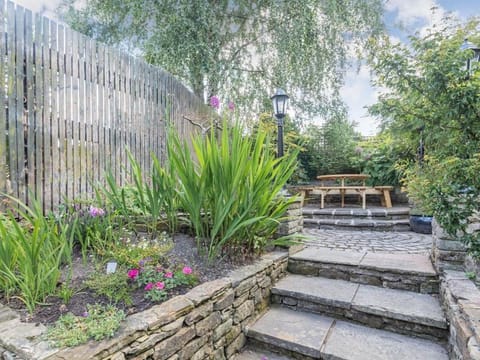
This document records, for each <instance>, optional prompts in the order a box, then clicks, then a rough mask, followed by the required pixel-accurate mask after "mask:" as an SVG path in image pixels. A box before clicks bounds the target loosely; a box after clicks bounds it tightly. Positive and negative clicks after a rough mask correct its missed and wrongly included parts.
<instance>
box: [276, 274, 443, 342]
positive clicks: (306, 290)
mask: <svg viewBox="0 0 480 360" xmlns="http://www.w3.org/2000/svg"><path fill="white" fill-rule="evenodd" d="M272 301H273V303H276V304H281V305H284V306H288V307H290V308H292V309H295V310H300V311H309V312H313V313H318V314H325V315H329V316H333V317H338V318H344V319H347V320H350V321H355V322H358V323H362V324H365V325H368V326H370V327H374V328H377V329H385V330H389V331H394V332H397V333H400V334H406V335H409V334H412V335H416V336H419V337H423V338H427V339H434V340H437V339H439V340H446V339H447V337H448V330H447V322H446V320H445V316H444V314H443V311H442V309H441V306H440V302H439V301H438V299H437V298H436V297H434V296H431V295H425V294H419V293H415V292H411V291H405V290H395V289H386V288H381V287H377V286H371V285H361V284H356V283H352V282H348V281H344V280H334V279H327V278H320V277H308V276H304V275H292V274H290V275H288V276H287V277H285V278H283V279H282V280H280V281H279V282H278V283H277V284H276V285H275V286H274V287H273V288H272Z"/></svg>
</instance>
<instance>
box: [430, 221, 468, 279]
mask: <svg viewBox="0 0 480 360" xmlns="http://www.w3.org/2000/svg"><path fill="white" fill-rule="evenodd" d="M432 239H433V246H432V260H433V265H434V266H435V269H436V270H437V271H438V272H442V271H444V270H463V268H464V262H465V257H466V255H467V252H466V249H465V245H464V244H463V243H462V242H461V241H460V240H458V239H455V238H453V237H451V236H450V235H448V234H447V233H446V232H445V231H444V230H443V229H442V228H441V226H440V225H439V224H438V223H437V221H436V220H435V218H433V220H432Z"/></svg>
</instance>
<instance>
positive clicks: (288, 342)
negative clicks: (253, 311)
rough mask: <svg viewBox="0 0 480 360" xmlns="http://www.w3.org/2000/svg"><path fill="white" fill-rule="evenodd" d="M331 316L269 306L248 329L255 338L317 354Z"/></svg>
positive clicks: (292, 350) (329, 325)
mask: <svg viewBox="0 0 480 360" xmlns="http://www.w3.org/2000/svg"><path fill="white" fill-rule="evenodd" d="M332 324H333V319H331V318H328V317H326V316H321V315H316V314H309V313H304V312H300V311H293V310H289V309H286V308H279V307H272V308H271V309H270V310H269V311H268V312H267V313H266V314H265V315H264V316H263V317H261V318H260V319H259V320H258V321H257V322H256V323H255V324H254V325H253V326H251V327H250V328H249V329H248V331H247V336H248V337H250V338H253V339H255V340H257V341H260V342H264V343H267V344H269V345H272V346H276V347H278V348H281V349H285V350H288V351H291V352H295V353H298V354H302V355H306V356H310V357H313V358H317V359H318V358H320V348H321V347H322V344H323V342H324V340H325V337H326V335H327V333H328V330H329V329H330V327H331V326H332Z"/></svg>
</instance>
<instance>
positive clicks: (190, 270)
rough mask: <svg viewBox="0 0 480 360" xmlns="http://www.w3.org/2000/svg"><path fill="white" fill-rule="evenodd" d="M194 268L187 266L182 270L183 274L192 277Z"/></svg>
mask: <svg viewBox="0 0 480 360" xmlns="http://www.w3.org/2000/svg"><path fill="white" fill-rule="evenodd" d="M192 271H193V270H192V268H191V267H188V266H185V267H184V268H183V270H182V272H183V273H184V274H185V275H190V274H191V273H192Z"/></svg>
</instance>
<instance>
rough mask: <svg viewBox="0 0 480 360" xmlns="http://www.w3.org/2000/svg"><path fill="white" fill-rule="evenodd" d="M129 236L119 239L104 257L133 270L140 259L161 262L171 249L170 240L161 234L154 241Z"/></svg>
mask: <svg viewBox="0 0 480 360" xmlns="http://www.w3.org/2000/svg"><path fill="white" fill-rule="evenodd" d="M132 237H133V235H132V234H129V235H128V236H126V237H122V238H120V241H118V242H117V243H113V244H112V246H111V247H110V249H108V250H107V252H106V253H105V254H102V255H103V256H105V257H108V258H112V259H115V260H116V261H117V262H118V263H119V264H121V265H125V266H128V267H129V268H134V267H136V266H137V265H138V263H139V262H141V261H142V259H151V261H154V262H163V261H164V258H165V255H166V254H167V253H168V252H169V251H170V250H171V249H172V247H173V241H172V238H171V237H170V236H169V235H168V234H167V233H166V232H162V233H161V234H159V235H158V236H157V238H155V239H150V237H149V236H148V237H140V238H139V237H137V238H136V239H133V238H132Z"/></svg>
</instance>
